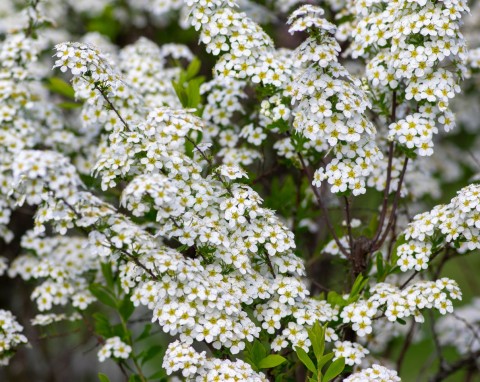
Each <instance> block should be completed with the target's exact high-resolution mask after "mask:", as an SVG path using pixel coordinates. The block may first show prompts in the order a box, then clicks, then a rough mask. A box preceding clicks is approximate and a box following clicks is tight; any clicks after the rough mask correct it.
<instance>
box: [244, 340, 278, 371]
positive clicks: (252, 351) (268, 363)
mask: <svg viewBox="0 0 480 382" xmlns="http://www.w3.org/2000/svg"><path fill="white" fill-rule="evenodd" d="M269 352H270V347H269V346H268V345H267V344H265V345H264V344H262V343H261V342H260V341H258V340H255V341H254V342H253V344H251V345H250V344H247V348H246V350H245V352H244V356H245V362H247V363H248V364H250V365H251V366H252V368H253V369H254V370H256V371H259V370H261V369H271V368H274V367H277V366H279V365H281V364H282V363H284V362H285V361H286V360H287V359H286V358H285V357H282V356H281V355H279V354H268V353H269Z"/></svg>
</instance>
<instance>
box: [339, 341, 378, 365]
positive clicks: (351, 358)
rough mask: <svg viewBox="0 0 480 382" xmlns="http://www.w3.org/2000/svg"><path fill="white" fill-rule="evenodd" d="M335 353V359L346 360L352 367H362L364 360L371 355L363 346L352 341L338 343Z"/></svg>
mask: <svg viewBox="0 0 480 382" xmlns="http://www.w3.org/2000/svg"><path fill="white" fill-rule="evenodd" d="M333 352H334V354H335V359H338V358H344V359H345V364H347V365H350V366H354V365H360V364H361V363H362V359H363V358H364V357H365V356H366V355H367V354H368V353H370V352H369V351H368V349H365V348H364V347H363V346H362V345H360V344H357V343H356V342H350V341H336V342H335V347H334V348H333Z"/></svg>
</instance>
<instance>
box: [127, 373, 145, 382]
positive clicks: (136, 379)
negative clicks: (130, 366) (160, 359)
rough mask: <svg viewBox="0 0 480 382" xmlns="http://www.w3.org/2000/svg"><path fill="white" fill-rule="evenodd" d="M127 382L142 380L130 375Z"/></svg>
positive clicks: (139, 381) (135, 375)
mask: <svg viewBox="0 0 480 382" xmlns="http://www.w3.org/2000/svg"><path fill="white" fill-rule="evenodd" d="M128 382H142V379H141V378H140V377H139V376H138V375H137V374H131V375H130V378H128Z"/></svg>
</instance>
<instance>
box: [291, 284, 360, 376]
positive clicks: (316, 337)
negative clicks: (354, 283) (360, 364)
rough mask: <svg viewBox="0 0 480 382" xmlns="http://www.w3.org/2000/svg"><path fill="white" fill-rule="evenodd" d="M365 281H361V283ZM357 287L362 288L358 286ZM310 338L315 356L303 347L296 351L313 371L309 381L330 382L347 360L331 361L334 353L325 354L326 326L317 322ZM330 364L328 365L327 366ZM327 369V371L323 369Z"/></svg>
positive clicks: (305, 364)
mask: <svg viewBox="0 0 480 382" xmlns="http://www.w3.org/2000/svg"><path fill="white" fill-rule="evenodd" d="M362 282H363V281H359V285H361V284H362ZM357 288H360V286H358V287H357ZM307 331H308V338H309V339H310V341H311V342H312V348H313V353H314V358H311V357H310V356H309V354H308V353H307V352H306V351H305V350H304V349H302V348H300V347H296V348H295V353H296V354H297V357H298V359H299V360H300V362H302V364H303V365H304V366H305V367H306V368H307V369H308V370H309V371H310V372H311V373H312V377H310V378H309V379H308V381H309V382H329V381H331V380H332V379H334V378H335V377H337V376H338V375H340V374H341V373H342V371H343V370H344V368H345V360H344V359H343V358H339V359H337V360H335V361H333V362H330V361H331V360H332V358H333V357H334V353H327V354H325V327H322V326H320V324H319V323H318V322H316V323H315V324H314V325H313V327H312V328H311V329H308V330H307ZM327 365H328V366H327ZM324 369H325V371H323V370H324Z"/></svg>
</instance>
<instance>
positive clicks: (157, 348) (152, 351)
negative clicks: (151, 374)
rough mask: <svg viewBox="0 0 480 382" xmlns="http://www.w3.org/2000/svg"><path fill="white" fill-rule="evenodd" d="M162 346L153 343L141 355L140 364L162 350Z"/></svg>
mask: <svg viewBox="0 0 480 382" xmlns="http://www.w3.org/2000/svg"><path fill="white" fill-rule="evenodd" d="M162 349H163V347H162V346H160V345H155V346H152V347H151V348H149V349H148V350H147V351H146V352H145V354H144V355H143V357H142V365H144V364H146V363H147V362H148V361H150V360H151V359H152V358H154V357H155V356H157V355H158V354H160V352H161V351H162Z"/></svg>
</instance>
